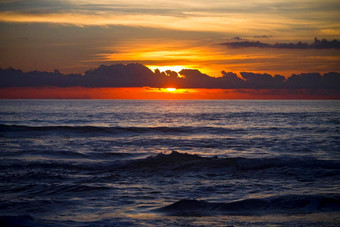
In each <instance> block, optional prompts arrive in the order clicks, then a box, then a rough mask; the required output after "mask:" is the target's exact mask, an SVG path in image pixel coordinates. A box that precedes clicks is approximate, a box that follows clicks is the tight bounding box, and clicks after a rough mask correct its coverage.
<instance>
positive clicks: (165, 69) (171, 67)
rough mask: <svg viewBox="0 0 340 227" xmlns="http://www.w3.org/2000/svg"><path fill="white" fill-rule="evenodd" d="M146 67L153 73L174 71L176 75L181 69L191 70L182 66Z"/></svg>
mask: <svg viewBox="0 0 340 227" xmlns="http://www.w3.org/2000/svg"><path fill="white" fill-rule="evenodd" d="M147 67H148V68H149V69H151V70H152V71H153V72H155V70H156V69H159V71H161V72H165V71H167V70H171V71H175V72H176V73H179V72H180V71H181V70H182V69H188V68H191V67H187V66H182V65H166V66H158V65H147Z"/></svg>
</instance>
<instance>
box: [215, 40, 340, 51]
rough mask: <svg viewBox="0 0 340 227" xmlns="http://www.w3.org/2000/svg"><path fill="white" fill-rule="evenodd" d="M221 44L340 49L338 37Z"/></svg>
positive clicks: (278, 47) (277, 47)
mask: <svg viewBox="0 0 340 227" xmlns="http://www.w3.org/2000/svg"><path fill="white" fill-rule="evenodd" d="M220 45H223V46H227V47H231V48H249V47H257V48H275V49H340V42H339V41H338V40H336V39H334V40H333V41H328V40H326V39H322V40H319V39H317V38H314V42H313V43H311V44H308V43H303V42H301V41H300V42H297V43H275V44H269V43H263V42H260V41H242V42H225V43H221V44H220Z"/></svg>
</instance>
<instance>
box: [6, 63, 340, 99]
mask: <svg viewBox="0 0 340 227" xmlns="http://www.w3.org/2000/svg"><path fill="white" fill-rule="evenodd" d="M0 87H1V88H9V87H89V88H102V87H155V88H162V87H176V88H219V89H316V90H317V89H330V90H336V91H337V92H340V73H338V72H328V73H325V74H323V75H321V74H320V73H302V74H293V75H291V76H290V77H288V78H285V77H284V76H282V75H274V76H272V75H270V74H267V73H252V72H240V73H239V75H238V74H236V73H233V72H225V71H222V76H221V77H211V76H208V75H206V74H203V73H201V72H200V71H199V70H197V69H183V70H181V71H180V72H179V73H177V72H174V71H171V70H167V71H165V72H161V71H160V70H158V69H156V70H155V72H153V71H152V70H150V69H149V68H148V67H146V66H144V65H142V64H137V63H134V64H127V65H123V64H115V65H110V66H106V65H101V66H99V67H98V68H95V69H92V70H88V71H86V72H85V73H84V74H62V73H60V72H59V71H58V70H55V71H54V72H41V71H31V72H23V71H21V70H16V69H13V68H8V69H0Z"/></svg>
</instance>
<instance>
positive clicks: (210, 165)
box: [125, 151, 340, 172]
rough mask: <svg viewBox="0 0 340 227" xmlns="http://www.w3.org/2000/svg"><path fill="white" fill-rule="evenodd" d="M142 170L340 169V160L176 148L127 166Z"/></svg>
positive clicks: (129, 163) (132, 162)
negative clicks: (202, 152) (248, 155)
mask: <svg viewBox="0 0 340 227" xmlns="http://www.w3.org/2000/svg"><path fill="white" fill-rule="evenodd" d="M125 167H126V168H129V169H134V170H137V171H139V170H140V169H150V170H153V171H156V170H159V171H163V170H165V171H169V170H171V171H181V172H184V171H204V170H209V169H211V170H218V169H226V168H229V169H235V170H244V171H247V170H260V169H268V168H281V167H288V168H310V169H315V168H318V169H330V170H340V161H330V160H317V159H312V158H310V159H307V158H253V159H251V158H250V159H248V158H240V157H236V158H219V157H217V156H215V157H202V156H199V155H195V154H187V153H180V152H177V151H172V152H171V153H170V154H163V153H160V154H157V155H155V156H150V157H147V158H145V159H137V160H132V161H129V162H128V164H127V165H126V166H125Z"/></svg>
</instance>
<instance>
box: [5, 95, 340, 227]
mask: <svg viewBox="0 0 340 227" xmlns="http://www.w3.org/2000/svg"><path fill="white" fill-rule="evenodd" d="M0 149H1V150H0V169H1V171H0V226H339V225H340V101H338V100H329V101H327V100H323V101H314V100H308V101H304V100H289V101H288V100H1V101H0Z"/></svg>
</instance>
